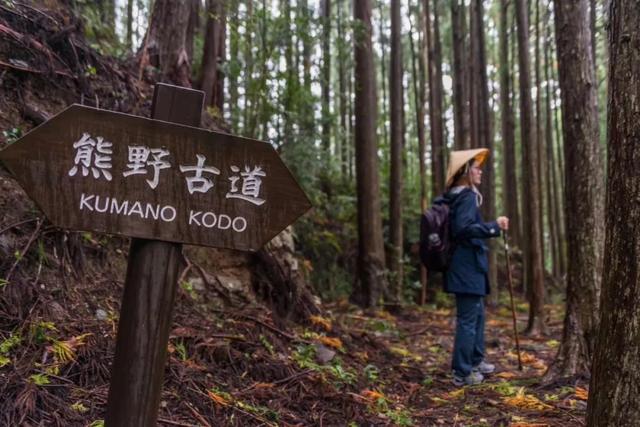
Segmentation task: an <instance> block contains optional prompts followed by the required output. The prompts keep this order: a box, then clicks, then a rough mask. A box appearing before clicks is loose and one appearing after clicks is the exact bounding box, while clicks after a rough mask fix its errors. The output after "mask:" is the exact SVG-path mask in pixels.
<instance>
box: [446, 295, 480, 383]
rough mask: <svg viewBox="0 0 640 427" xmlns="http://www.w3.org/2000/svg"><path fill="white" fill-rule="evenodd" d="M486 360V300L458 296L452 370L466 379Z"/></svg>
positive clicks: (475, 296)
mask: <svg viewBox="0 0 640 427" xmlns="http://www.w3.org/2000/svg"><path fill="white" fill-rule="evenodd" d="M482 359H484V298H483V297H481V296H478V295H466V294H456V337H455V341H454V343H453V361H452V364H451V365H452V368H453V371H454V373H455V374H456V375H458V376H460V377H466V376H467V375H469V374H470V373H471V369H472V368H473V367H474V366H478V365H479V364H480V362H482Z"/></svg>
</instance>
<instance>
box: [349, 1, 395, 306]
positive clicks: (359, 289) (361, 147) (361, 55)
mask: <svg viewBox="0 0 640 427" xmlns="http://www.w3.org/2000/svg"><path fill="white" fill-rule="evenodd" d="M353 16H354V20H355V24H356V28H358V29H359V31H356V32H355V34H354V37H355V38H354V59H355V75H354V80H355V82H356V85H355V90H354V92H355V143H356V175H357V176H356V187H357V194H358V277H357V283H356V286H355V287H354V290H353V293H352V300H353V301H354V302H356V303H357V304H359V305H361V306H363V307H373V306H376V305H377V304H378V300H379V298H380V296H381V295H382V293H383V292H384V291H385V290H386V287H387V284H386V279H385V274H384V269H385V265H384V247H383V240H382V218H381V216H380V196H379V190H380V184H379V182H380V181H379V177H378V158H377V156H378V154H377V136H376V116H377V113H376V105H377V103H376V82H375V74H374V66H373V49H372V44H371V3H370V1H369V0H361V1H357V2H354V5H353Z"/></svg>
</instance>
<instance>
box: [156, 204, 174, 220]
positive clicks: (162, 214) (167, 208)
mask: <svg viewBox="0 0 640 427" xmlns="http://www.w3.org/2000/svg"><path fill="white" fill-rule="evenodd" d="M166 211H169V212H170V213H171V217H168V216H167V215H165V212H166ZM176 215H177V212H176V208H174V207H173V206H165V207H163V208H162V209H161V210H160V217H161V218H162V220H163V221H164V222H171V221H173V220H174V219H176Z"/></svg>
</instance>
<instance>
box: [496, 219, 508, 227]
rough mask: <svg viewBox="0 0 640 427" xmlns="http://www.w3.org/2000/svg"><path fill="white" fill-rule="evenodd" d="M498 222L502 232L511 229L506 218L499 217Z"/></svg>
mask: <svg viewBox="0 0 640 427" xmlns="http://www.w3.org/2000/svg"><path fill="white" fill-rule="evenodd" d="M496 222H497V223H498V227H500V229H501V230H508V229H509V218H507V217H506V216H499V217H498V219H496Z"/></svg>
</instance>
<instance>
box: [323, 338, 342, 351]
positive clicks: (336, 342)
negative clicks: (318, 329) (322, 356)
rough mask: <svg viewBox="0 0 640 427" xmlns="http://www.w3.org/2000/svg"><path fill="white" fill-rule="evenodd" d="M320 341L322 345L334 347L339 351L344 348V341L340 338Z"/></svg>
mask: <svg viewBox="0 0 640 427" xmlns="http://www.w3.org/2000/svg"><path fill="white" fill-rule="evenodd" d="M319 340H320V342H321V343H322V344H324V345H327V346H329V347H333V348H335V349H338V350H340V349H341V348H342V341H340V338H330V337H320V338H319Z"/></svg>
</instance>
